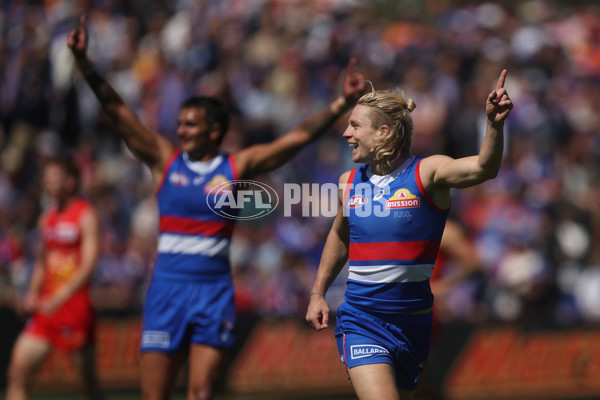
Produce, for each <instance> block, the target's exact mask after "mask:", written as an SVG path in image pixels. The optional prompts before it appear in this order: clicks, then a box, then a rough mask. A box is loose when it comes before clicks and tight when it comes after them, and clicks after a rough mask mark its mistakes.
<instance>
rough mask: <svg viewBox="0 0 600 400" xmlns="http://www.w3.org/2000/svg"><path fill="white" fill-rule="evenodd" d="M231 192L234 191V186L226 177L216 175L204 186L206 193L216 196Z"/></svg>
mask: <svg viewBox="0 0 600 400" xmlns="http://www.w3.org/2000/svg"><path fill="white" fill-rule="evenodd" d="M231 191H233V184H232V183H231V182H229V180H228V179H227V177H226V176H225V175H215V176H213V178H212V179H211V180H210V181H209V182H207V183H206V185H204V193H212V194H214V195H215V196H217V195H219V194H222V193H223V192H231Z"/></svg>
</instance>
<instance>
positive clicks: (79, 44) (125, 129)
mask: <svg viewBox="0 0 600 400" xmlns="http://www.w3.org/2000/svg"><path fill="white" fill-rule="evenodd" d="M67 46H68V47H69V49H70V50H71V52H72V53H73V56H74V57H75V63H76V65H77V68H78V69H79V70H80V71H81V73H82V75H83V77H84V78H85V80H86V81H87V83H88V85H89V86H90V88H91V89H92V90H93V92H94V94H95V95H96V97H97V98H98V101H99V102H100V105H101V106H102V108H103V110H104V111H105V112H106V114H107V115H108V116H109V117H110V119H111V120H112V122H113V123H114V124H115V127H116V129H117V132H118V133H119V134H120V135H121V137H122V138H123V139H124V140H125V143H126V144H127V147H128V148H129V149H130V150H131V151H132V153H133V154H135V156H136V157H138V158H139V159H140V160H141V161H142V162H144V163H145V164H146V165H148V166H149V167H150V168H151V169H152V173H153V176H154V180H155V182H160V181H161V178H162V171H163V167H164V165H165V163H166V162H167V160H168V159H169V157H170V156H171V154H172V153H173V151H174V150H175V147H174V146H173V144H172V143H171V142H169V141H168V140H167V139H165V138H164V137H162V136H161V135H159V134H158V133H157V132H154V131H152V130H151V129H148V128H147V127H145V126H144V125H143V124H142V123H141V122H140V120H139V119H138V118H137V116H136V115H135V113H134V112H133V111H132V110H131V109H130V108H129V107H128V106H127V105H126V104H125V103H124V101H123V99H121V97H120V96H119V94H118V93H117V92H116V91H115V90H114V89H113V87H112V86H111V85H110V84H109V83H108V82H107V81H106V80H105V79H104V78H103V77H102V76H101V75H100V74H99V73H98V72H97V71H96V70H95V69H94V66H93V65H92V63H91V62H90V60H89V59H88V56H87V46H88V33H87V26H86V17H85V15H84V16H81V19H80V26H79V28H78V29H73V30H72V31H71V32H70V34H69V36H68V37H67Z"/></svg>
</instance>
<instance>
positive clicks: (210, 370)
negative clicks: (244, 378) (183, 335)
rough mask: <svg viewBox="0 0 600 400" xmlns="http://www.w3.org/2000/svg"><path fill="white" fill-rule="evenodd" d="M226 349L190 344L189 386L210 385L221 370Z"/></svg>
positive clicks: (200, 386)
mask: <svg viewBox="0 0 600 400" xmlns="http://www.w3.org/2000/svg"><path fill="white" fill-rule="evenodd" d="M226 355H227V350H225V349H223V348H219V347H213V346H207V345H202V344H192V345H191V346H190V358H189V360H188V364H189V378H188V379H189V386H190V388H203V387H207V386H208V387H212V385H213V383H214V382H215V381H216V379H217V378H218V376H219V373H220V371H221V370H222V367H223V363H224V361H225V357H226Z"/></svg>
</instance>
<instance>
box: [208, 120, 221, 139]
mask: <svg viewBox="0 0 600 400" xmlns="http://www.w3.org/2000/svg"><path fill="white" fill-rule="evenodd" d="M221 135H222V133H221V124H219V123H218V122H214V123H213V124H212V125H211V127H210V133H209V136H210V139H211V140H213V141H215V142H220V141H221Z"/></svg>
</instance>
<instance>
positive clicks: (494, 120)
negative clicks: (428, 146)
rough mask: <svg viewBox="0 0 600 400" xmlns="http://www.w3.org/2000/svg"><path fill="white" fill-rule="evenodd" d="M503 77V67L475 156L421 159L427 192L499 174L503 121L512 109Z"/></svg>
mask: <svg viewBox="0 0 600 400" xmlns="http://www.w3.org/2000/svg"><path fill="white" fill-rule="evenodd" d="M505 80H506V70H502V72H501V73H500V77H499V78H498V84H497V85H496V89H494V90H493V91H492V92H491V93H490V94H489V95H488V98H487V100H486V104H485V110H486V114H487V129H486V133H485V138H484V140H483V143H482V145H481V147H480V149H479V154H478V155H475V156H471V157H464V158H459V159H456V160H455V159H452V158H450V157H447V156H442V155H436V156H431V157H428V158H426V159H424V160H423V161H422V162H421V179H422V181H423V185H424V186H425V187H426V188H427V189H428V191H430V190H432V189H435V188H440V187H441V188H443V189H444V188H445V189H449V188H465V187H470V186H475V185H477V184H479V183H482V182H484V181H486V180H488V179H492V178H495V177H496V175H498V171H499V170H500V164H501V162H502V153H503V151H504V135H503V130H504V121H505V120H506V118H507V117H508V114H509V113H510V111H511V110H512V108H513V103H512V101H511V100H510V98H509V97H508V93H507V92H506V89H505V88H504V82H505ZM434 201H435V200H434Z"/></svg>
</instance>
